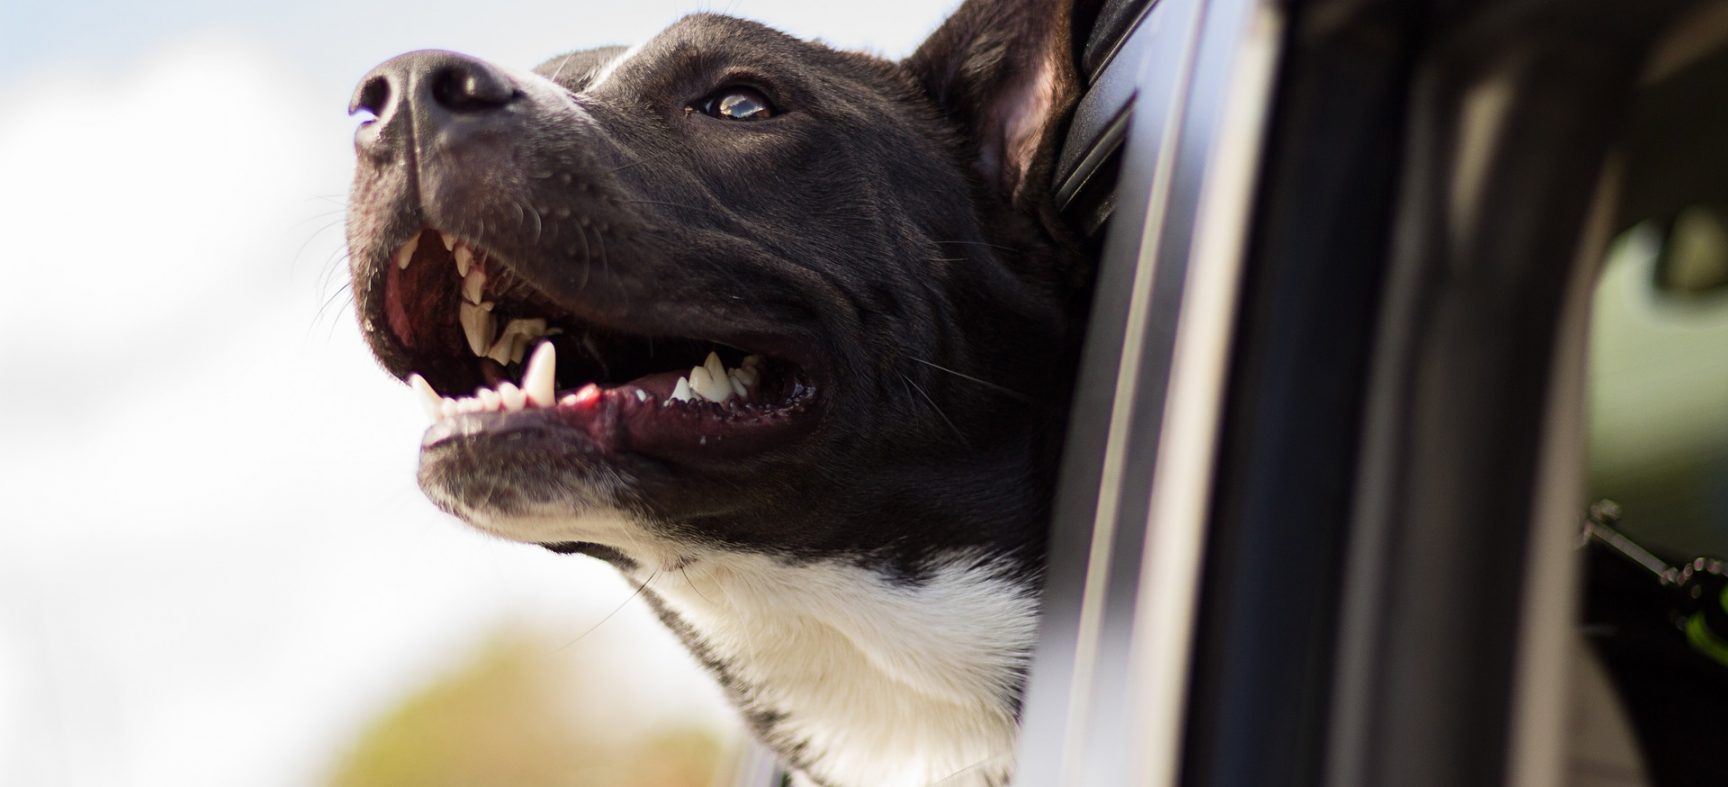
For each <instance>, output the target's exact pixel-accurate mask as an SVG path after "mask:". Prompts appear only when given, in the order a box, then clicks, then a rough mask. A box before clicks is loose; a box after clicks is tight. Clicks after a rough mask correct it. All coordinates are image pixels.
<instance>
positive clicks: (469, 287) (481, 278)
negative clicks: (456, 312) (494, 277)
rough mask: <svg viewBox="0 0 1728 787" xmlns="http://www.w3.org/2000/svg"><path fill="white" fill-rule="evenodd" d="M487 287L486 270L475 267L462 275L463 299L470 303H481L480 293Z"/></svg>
mask: <svg viewBox="0 0 1728 787" xmlns="http://www.w3.org/2000/svg"><path fill="white" fill-rule="evenodd" d="M485 289H486V272H485V271H483V270H479V269H475V270H471V271H469V272H468V275H467V276H464V277H462V300H465V301H467V302H469V303H479V302H480V294H481V293H482V292H484V291H485Z"/></svg>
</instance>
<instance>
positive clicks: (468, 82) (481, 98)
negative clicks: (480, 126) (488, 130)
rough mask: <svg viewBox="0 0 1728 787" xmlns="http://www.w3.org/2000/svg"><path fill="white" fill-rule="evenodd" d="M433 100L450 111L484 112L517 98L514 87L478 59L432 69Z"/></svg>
mask: <svg viewBox="0 0 1728 787" xmlns="http://www.w3.org/2000/svg"><path fill="white" fill-rule="evenodd" d="M431 82H432V100H434V101H436V102H438V104H439V105H440V106H443V107H444V108H445V109H448V110H450V111H452V112H486V111H490V110H494V109H498V108H501V107H503V106H504V105H505V104H508V103H510V101H511V100H512V99H514V98H516V88H515V86H514V85H512V84H511V83H510V82H509V81H508V80H507V79H505V78H504V77H503V76H502V75H500V74H498V73H497V72H495V71H493V70H491V69H489V68H486V67H485V66H484V65H482V64H479V63H462V64H459V65H449V66H445V67H443V68H440V69H438V70H437V71H435V72H433V74H432V78H431Z"/></svg>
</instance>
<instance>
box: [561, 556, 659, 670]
mask: <svg viewBox="0 0 1728 787" xmlns="http://www.w3.org/2000/svg"><path fill="white" fill-rule="evenodd" d="M659 577H660V570H659V569H655V570H654V573H652V574H649V575H648V578H647V579H644V580H642V584H640V585H637V586H636V590H635V591H633V592H631V594H630V595H629V596H628V597H626V598H625V599H624V601H623V602H622V603H620V604H619V605H618V606H617V607H614V608H613V609H612V611H611V612H608V613H606V617H603V618H601V619H600V620H599V621H598V622H596V623H595V624H594V625H592V626H589V627H588V628H587V630H585V631H583V632H582V633H581V634H577V635H576V638H575V639H573V640H570V641H569V642H566V643H564V644H563V645H560V646H558V648H557V650H554V651H553V652H554V653H559V652H562V651H563V650H564V649H566V648H569V647H570V646H572V645H575V644H576V643H578V642H581V641H582V640H583V639H586V638H587V636H588V635H589V634H593V633H594V632H595V631H596V630H597V629H599V628H600V627H601V626H604V625H606V621H608V620H611V619H612V617H613V616H614V615H617V614H618V613H620V612H623V611H624V608H625V607H627V606H630V602H632V601H635V600H636V597H637V596H640V595H642V591H644V590H647V589H648V585H649V584H651V583H653V581H654V580H656V579H658V578H659Z"/></svg>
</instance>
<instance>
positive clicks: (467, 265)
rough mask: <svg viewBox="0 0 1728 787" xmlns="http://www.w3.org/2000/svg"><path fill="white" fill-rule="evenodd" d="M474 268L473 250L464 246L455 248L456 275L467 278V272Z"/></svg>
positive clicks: (459, 245) (460, 245)
mask: <svg viewBox="0 0 1728 787" xmlns="http://www.w3.org/2000/svg"><path fill="white" fill-rule="evenodd" d="M473 268H474V250H473V249H470V248H468V246H467V245H466V244H458V245H457V246H456V275H457V276H461V277H462V278H463V279H467V278H468V271H470V270H472V269H473Z"/></svg>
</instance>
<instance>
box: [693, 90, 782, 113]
mask: <svg viewBox="0 0 1728 787" xmlns="http://www.w3.org/2000/svg"><path fill="white" fill-rule="evenodd" d="M696 108H697V109H700V110H701V111H702V114H704V115H708V116H709V117H717V118H721V119H723V120H767V119H768V118H771V117H774V115H776V114H778V113H777V112H776V110H775V109H774V105H773V104H771V103H769V101H768V97H767V96H764V95H762V92H761V91H759V90H757V89H755V88H749V87H724V88H721V89H719V90H716V91H714V92H713V93H712V94H710V95H709V96H708V97H707V98H704V99H702V100H701V101H699V102H697V104H696Z"/></svg>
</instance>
